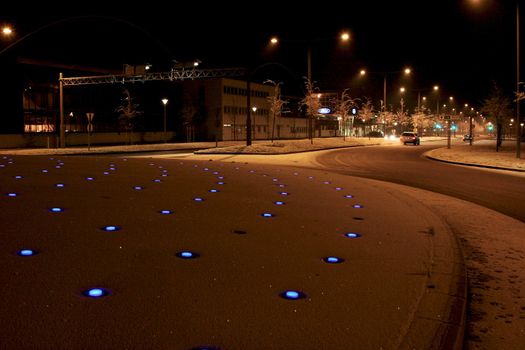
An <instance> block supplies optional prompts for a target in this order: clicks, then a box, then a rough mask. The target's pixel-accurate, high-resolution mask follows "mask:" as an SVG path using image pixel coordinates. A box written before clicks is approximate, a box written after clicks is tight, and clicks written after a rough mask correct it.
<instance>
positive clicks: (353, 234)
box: [345, 232, 361, 238]
mask: <svg viewBox="0 0 525 350" xmlns="http://www.w3.org/2000/svg"><path fill="white" fill-rule="evenodd" d="M345 237H346V238H359V237H361V235H360V234H359V233H355V232H347V233H345Z"/></svg>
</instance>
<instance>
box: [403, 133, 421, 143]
mask: <svg viewBox="0 0 525 350" xmlns="http://www.w3.org/2000/svg"><path fill="white" fill-rule="evenodd" d="M399 140H400V141H401V143H402V144H403V145H406V144H407V143H411V144H413V145H414V146H417V145H419V144H420V142H421V141H420V139H419V135H418V134H417V132H413V131H404V132H403V133H402V134H401V137H400V138H399Z"/></svg>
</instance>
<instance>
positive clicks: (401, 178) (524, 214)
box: [316, 143, 525, 222]
mask: <svg viewBox="0 0 525 350" xmlns="http://www.w3.org/2000/svg"><path fill="white" fill-rule="evenodd" d="M437 147H443V143H432V144H430V145H422V146H418V147H413V146H402V145H399V146H390V147H359V148H348V149H341V150H334V151H330V152H324V153H321V154H320V155H319V156H318V157H317V158H316V162H317V163H318V164H319V165H320V166H322V167H324V168H326V169H330V170H332V171H336V172H339V173H343V174H347V175H353V176H361V177H366V178H372V179H378V180H383V181H389V182H394V183H399V184H403V185H408V186H412V187H418V188H422V189H425V190H430V191H433V192H438V193H442V194H445V195H449V196H453V197H456V198H460V199H464V200H467V201H470V202H473V203H476V204H479V205H482V206H484V207H487V208H490V209H493V210H496V211H498V212H500V213H503V214H505V215H508V216H511V217H513V218H516V219H518V220H521V221H522V222H525V210H524V209H523V208H525V176H524V175H523V174H521V173H513V172H511V171H498V170H488V169H481V168H475V167H467V166H458V165H451V164H447V163H441V162H436V161H432V160H429V159H427V158H426V157H425V156H424V155H423V154H424V153H425V152H426V151H428V150H430V149H433V148H437Z"/></svg>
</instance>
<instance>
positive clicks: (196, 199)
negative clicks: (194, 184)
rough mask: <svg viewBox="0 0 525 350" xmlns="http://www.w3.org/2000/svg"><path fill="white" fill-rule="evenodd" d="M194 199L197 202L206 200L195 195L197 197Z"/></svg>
mask: <svg viewBox="0 0 525 350" xmlns="http://www.w3.org/2000/svg"><path fill="white" fill-rule="evenodd" d="M193 200H194V201H195V202H202V201H203V200H204V198H201V197H195V198H193Z"/></svg>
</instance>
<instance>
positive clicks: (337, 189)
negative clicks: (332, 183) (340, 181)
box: [335, 187, 343, 191]
mask: <svg viewBox="0 0 525 350" xmlns="http://www.w3.org/2000/svg"><path fill="white" fill-rule="evenodd" d="M342 189H343V188H342V187H336V188H335V190H336V191H341V190H342Z"/></svg>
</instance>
